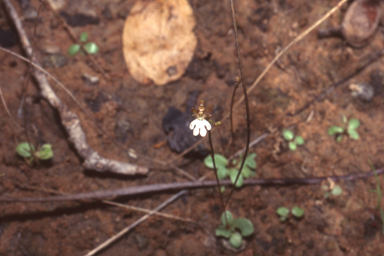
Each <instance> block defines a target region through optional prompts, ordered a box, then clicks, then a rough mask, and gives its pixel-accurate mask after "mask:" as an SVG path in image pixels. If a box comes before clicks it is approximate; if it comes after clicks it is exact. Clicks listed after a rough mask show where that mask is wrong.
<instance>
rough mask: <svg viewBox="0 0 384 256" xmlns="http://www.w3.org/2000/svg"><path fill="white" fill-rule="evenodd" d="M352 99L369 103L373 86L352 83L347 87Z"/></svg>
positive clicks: (372, 94)
mask: <svg viewBox="0 0 384 256" xmlns="http://www.w3.org/2000/svg"><path fill="white" fill-rule="evenodd" d="M349 89H350V90H351V91H352V92H351V94H352V96H353V97H355V98H358V99H360V100H363V101H371V100H372V98H373V96H374V94H375V92H374V89H373V86H372V85H370V84H368V83H354V84H350V85H349Z"/></svg>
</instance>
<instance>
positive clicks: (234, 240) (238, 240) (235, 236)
mask: <svg viewBox="0 0 384 256" xmlns="http://www.w3.org/2000/svg"><path fill="white" fill-rule="evenodd" d="M242 242H243V238H242V237H241V235H240V234H239V233H237V232H235V233H232V235H231V237H230V238H229V243H230V244H231V245H232V246H233V247H234V248H240V247H241V244H242Z"/></svg>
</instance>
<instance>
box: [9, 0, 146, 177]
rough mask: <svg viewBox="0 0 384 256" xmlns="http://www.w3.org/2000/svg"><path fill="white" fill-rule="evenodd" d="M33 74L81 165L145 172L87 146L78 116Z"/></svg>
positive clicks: (25, 41) (42, 78)
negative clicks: (80, 159)
mask: <svg viewBox="0 0 384 256" xmlns="http://www.w3.org/2000/svg"><path fill="white" fill-rule="evenodd" d="M3 2H4V4H5V6H6V9H7V11H8V13H9V15H10V17H11V18H12V20H13V22H14V24H15V27H16V29H17V31H18V33H19V36H20V41H21V44H22V46H23V48H24V50H25V52H26V54H27V56H28V57H29V58H30V59H31V60H32V62H34V63H38V62H37V59H36V58H35V57H34V56H32V48H31V44H30V42H29V40H28V38H27V35H26V33H25V31H24V29H23V27H22V24H21V21H20V19H19V17H18V15H17V13H16V10H15V8H14V7H13V6H12V4H11V3H10V1H9V0H3ZM33 74H34V76H35V78H36V80H37V82H38V85H39V88H40V91H41V94H42V96H43V97H44V98H45V99H46V100H47V101H48V102H49V103H50V104H51V106H52V107H53V108H55V109H57V111H58V112H59V114H60V117H61V122H62V124H63V126H64V127H65V129H66V131H67V132H68V135H69V139H70V141H71V142H72V143H73V144H74V146H75V148H76V150H77V152H78V153H79V155H80V156H81V157H83V158H84V163H83V166H84V167H85V168H87V169H92V170H96V171H99V172H104V171H111V172H114V173H119V174H125V175H135V174H147V173H148V171H149V170H148V168H146V167H141V166H137V165H134V164H130V163H124V162H120V161H116V160H111V159H107V158H104V157H102V156H100V155H99V154H98V153H97V152H96V151H95V150H93V149H92V148H90V147H89V145H88V143H87V140H86V136H85V133H84V131H83V129H82V128H81V125H80V119H79V117H78V116H77V115H76V114H75V113H74V112H72V111H70V110H69V109H68V107H67V106H66V105H65V104H64V103H63V102H62V101H61V100H60V99H59V98H58V97H57V95H56V94H55V92H54V91H53V90H52V88H51V86H50V85H49V83H48V80H47V77H46V76H45V74H44V73H43V72H42V71H41V70H39V69H36V68H33Z"/></svg>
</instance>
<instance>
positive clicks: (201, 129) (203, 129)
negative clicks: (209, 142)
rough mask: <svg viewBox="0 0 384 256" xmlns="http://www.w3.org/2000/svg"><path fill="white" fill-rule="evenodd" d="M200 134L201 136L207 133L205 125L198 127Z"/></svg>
mask: <svg viewBox="0 0 384 256" xmlns="http://www.w3.org/2000/svg"><path fill="white" fill-rule="evenodd" d="M200 135H201V137H205V135H207V130H206V129H205V127H201V128H200Z"/></svg>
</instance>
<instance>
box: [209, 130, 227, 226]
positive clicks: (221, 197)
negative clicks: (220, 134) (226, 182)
mask: <svg viewBox="0 0 384 256" xmlns="http://www.w3.org/2000/svg"><path fill="white" fill-rule="evenodd" d="M208 135H209V145H210V146H211V157H212V163H213V171H214V172H215V178H216V182H217V189H218V190H219V195H220V201H221V206H222V207H223V213H224V216H225V223H228V220H227V214H226V213H225V204H224V198H223V193H221V191H220V188H221V185H220V181H219V176H217V169H216V162H215V152H214V151H213V144H212V136H211V131H208Z"/></svg>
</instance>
